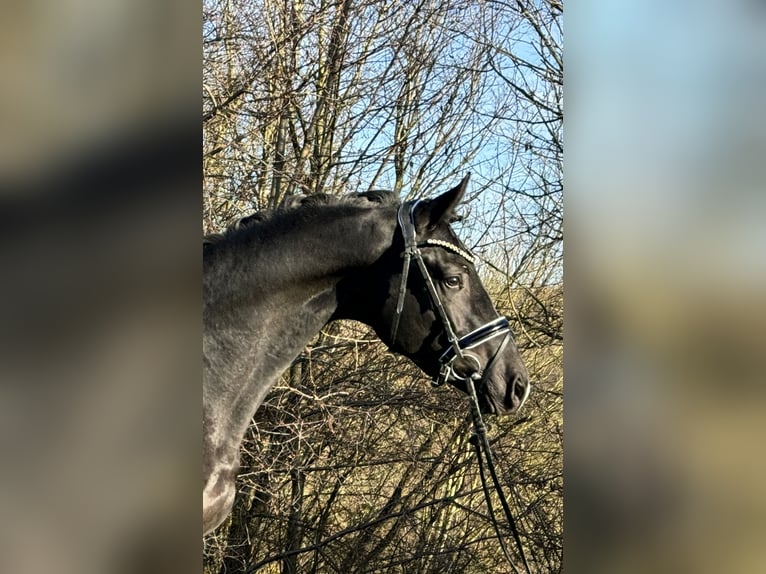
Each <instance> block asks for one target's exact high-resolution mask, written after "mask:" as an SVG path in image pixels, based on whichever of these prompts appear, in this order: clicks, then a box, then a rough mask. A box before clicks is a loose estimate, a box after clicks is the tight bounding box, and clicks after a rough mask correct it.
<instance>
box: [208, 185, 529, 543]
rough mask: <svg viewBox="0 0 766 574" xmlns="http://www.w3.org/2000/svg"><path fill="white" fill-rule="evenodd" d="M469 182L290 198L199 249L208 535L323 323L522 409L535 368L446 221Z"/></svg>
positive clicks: (493, 406) (486, 399)
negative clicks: (364, 330)
mask: <svg viewBox="0 0 766 574" xmlns="http://www.w3.org/2000/svg"><path fill="white" fill-rule="evenodd" d="M467 183H468V177H465V178H464V179H463V181H461V183H460V184H459V185H458V186H457V187H455V188H453V189H451V190H449V191H447V192H446V193H444V194H442V195H439V196H437V197H435V198H434V199H430V200H423V201H414V202H406V203H403V204H400V203H399V200H398V198H397V197H396V196H395V195H394V194H392V193H389V192H369V193H360V194H352V195H348V196H344V197H340V198H339V197H335V196H327V195H315V196H307V197H297V198H296V197H294V198H291V200H290V201H289V202H286V203H285V204H284V205H283V206H281V207H280V208H278V209H275V210H273V211H270V212H260V213H259V214H256V215H254V216H249V217H248V218H246V219H245V220H243V221H241V222H240V224H239V225H236V226H233V227H232V228H230V229H228V230H227V231H225V232H224V233H222V234H217V235H211V236H207V237H206V238H205V241H204V248H203V252H204V255H203V303H204V309H203V321H204V334H203V377H204V378H203V390H202V400H203V469H202V472H203V478H202V480H203V513H202V514H203V534H207V533H209V532H211V531H212V530H213V529H215V528H216V527H217V526H218V525H219V524H220V523H221V522H223V520H224V519H225V518H226V516H228V514H229V512H230V511H231V507H232V504H233V502H234V494H235V485H234V480H235V477H236V473H237V471H238V468H239V448H240V443H241V442H242V439H243V437H244V434H245V432H246V430H247V427H248V425H249V424H250V421H251V419H252V417H253V415H254V413H255V412H256V410H257V409H258V407H259V406H260V404H261V403H262V402H263V400H264V398H265V396H266V394H267V393H268V391H269V390H270V389H271V388H272V386H273V385H274V383H275V382H276V380H277V378H278V377H279V375H280V374H281V373H282V372H283V371H284V370H285V369H286V368H287V367H288V366H289V365H290V363H291V362H292V361H293V360H294V359H295V358H296V357H297V356H298V355H299V354H300V352H301V351H302V349H303V348H304V347H305V346H306V344H307V343H308V342H309V341H310V340H311V338H312V337H313V336H314V335H316V333H318V332H319V330H320V329H321V328H322V327H323V326H324V325H325V324H326V323H328V322H329V321H332V320H335V319H355V320H357V321H361V322H363V323H366V324H367V325H369V326H370V327H372V328H373V329H374V330H375V332H376V333H377V334H378V336H379V337H380V338H381V340H382V341H383V342H384V343H386V344H387V345H388V346H389V348H390V349H391V350H392V351H395V352H397V353H400V354H403V355H405V356H407V357H409V358H410V359H411V360H412V361H413V362H414V363H415V364H417V365H418V366H419V367H420V368H421V369H422V370H423V371H424V372H425V373H426V374H428V375H429V376H431V377H433V378H434V379H435V380H436V381H437V383H449V384H451V385H453V386H455V387H457V388H459V389H461V390H462V391H464V392H465V391H467V388H468V387H467V385H468V384H472V385H473V384H475V385H476V392H477V396H478V401H479V407H480V409H481V410H482V411H483V412H485V413H493V414H498V415H502V414H507V413H513V412H516V411H517V410H518V409H519V408H520V407H521V405H522V404H523V403H524V401H525V400H526V398H527V396H528V394H529V389H530V385H529V381H528V375H527V371H526V369H525V367H524V365H523V363H522V361H521V358H520V356H519V352H518V349H517V348H516V345H515V343H514V341H513V337H512V336H511V333H510V328H509V326H508V321H507V320H506V319H505V318H504V317H500V316H499V315H498V313H497V311H496V310H495V308H494V305H493V304H492V301H491V300H490V298H489V296H488V295H487V292H486V291H485V289H484V287H483V285H482V284H481V281H480V280H479V277H478V275H477V273H476V269H475V268H474V265H473V256H472V254H471V253H470V252H469V251H468V249H466V247H465V246H464V245H463V244H462V243H461V242H460V240H459V239H458V238H457V236H456V235H455V233H454V232H453V230H452V229H451V227H450V223H452V222H453V221H454V220H455V208H456V207H457V205H458V204H459V203H460V201H461V199H462V198H463V195H464V193H465V190H466V186H467Z"/></svg>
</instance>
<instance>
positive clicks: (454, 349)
mask: <svg viewBox="0 0 766 574" xmlns="http://www.w3.org/2000/svg"><path fill="white" fill-rule="evenodd" d="M418 203H419V201H418V200H415V201H408V202H404V203H402V205H401V206H400V207H399V211H398V212H397V220H398V225H399V228H400V229H401V231H402V236H403V237H404V251H403V252H402V258H403V259H404V267H403V268H402V280H401V283H400V284H399V294H398V298H397V302H396V312H395V315H394V321H393V324H392V326H391V344H392V345H393V344H394V342H395V341H396V334H397V331H398V330H399V319H400V318H401V315H402V311H403V309H404V297H405V294H406V292H407V281H408V278H409V273H410V264H411V263H412V259H413V258H414V259H415V261H416V263H417V265H418V268H419V269H420V274H421V275H422V276H423V280H424V281H425V284H426V288H427V289H428V294H429V297H430V298H431V305H432V306H433V307H434V309H435V310H436V312H437V313H438V315H439V317H440V318H441V322H442V325H443V326H444V331H445V332H446V334H447V341H448V343H449V344H448V346H447V347H446V349H444V351H443V352H442V354H441V356H440V357H439V365H440V369H439V376H438V377H437V378H436V380H434V381H433V385H434V386H440V385H443V384H444V383H446V382H449V381H464V382H465V384H466V388H467V391H468V396H469V397H470V399H471V401H470V407H471V417H472V419H473V425H474V435H473V436H472V437H471V441H470V442H471V444H473V445H474V448H475V449H476V456H477V459H478V461H479V473H480V476H481V482H482V488H483V490H484V497H485V499H486V501H487V508H488V510H489V512H490V515H491V516H492V521H493V524H494V526H495V531H496V533H497V537H498V540H499V542H500V546H501V548H502V550H503V554H504V555H505V558H506V560H507V561H508V563H509V564H510V565H511V567H512V568H513V570H514V572H516V573H517V574H520V572H519V569H518V567H517V566H516V564H515V562H514V561H513V559H512V558H511V556H510V553H509V552H508V549H507V548H506V546H505V542H504V540H503V536H502V534H501V533H500V529H499V525H498V523H497V520H495V518H494V510H493V507H492V501H491V497H490V494H489V489H488V487H487V482H486V477H485V475H484V465H483V464H482V450H483V451H484V455H485V457H486V459H487V467H488V468H489V472H490V476H491V477H492V481H493V483H494V485H495V489H496V491H497V493H498V496H499V498H500V503H501V505H502V507H503V511H504V513H505V516H506V518H507V519H508V525H509V526H510V528H511V532H512V534H513V538H514V541H515V542H516V546H517V549H518V551H519V556H520V557H521V561H522V564H523V565H524V568H525V570H526V571H527V573H529V572H530V569H529V564H528V563H527V557H526V555H525V553H524V546H523V544H522V543H521V538H520V536H519V531H518V528H517V526H516V521H515V520H514V518H513V514H512V513H511V510H510V506H509V504H508V501H507V499H506V497H505V494H504V493H503V489H502V488H501V485H500V481H499V479H498V477H497V472H496V470H495V465H494V462H493V460H492V451H491V449H490V447H489V440H488V438H487V427H486V425H485V424H484V420H483V419H482V416H481V410H480V408H479V399H478V396H477V392H476V389H477V388H479V389H482V388H483V387H484V385H486V383H487V381H488V379H489V374H490V372H491V370H492V365H493V364H494V363H495V360H496V359H497V357H499V356H500V355H502V353H503V350H504V349H505V348H506V346H507V345H508V342H509V341H511V340H512V335H511V328H510V325H509V323H508V319H506V318H505V317H497V318H496V319H493V320H491V321H488V322H487V323H485V324H484V325H482V326H481V327H479V328H478V329H475V330H473V331H471V332H470V333H468V334H466V335H463V336H462V337H460V338H458V336H457V335H456V334H455V329H454V328H453V326H452V321H451V320H450V318H449V315H448V314H447V310H446V309H445V307H444V304H443V303H442V301H441V299H440V298H439V294H438V293H437V291H436V287H434V282H433V279H432V278H431V274H430V273H429V272H428V267H426V264H425V261H424V260H423V253H422V251H421V249H422V248H425V247H440V248H442V249H446V250H448V251H451V252H453V253H456V254H458V255H460V256H461V257H462V258H463V259H465V260H466V261H468V262H469V263H471V264H473V261H474V258H473V255H471V254H470V253H469V252H468V251H466V250H465V249H463V248H462V247H459V246H458V245H455V244H454V243H450V242H449V241H443V240H440V239H424V240H423V241H421V242H418V240H417V232H416V230H415V215H414V214H415V208H416V207H417V204H418ZM500 336H502V337H503V340H502V341H501V342H500V344H499V345H498V346H497V348H496V349H495V352H494V353H493V354H492V357H491V358H490V360H489V361H487V364H486V365H485V366H484V367H483V368H482V364H481V360H480V359H479V357H478V356H477V355H476V354H474V353H472V352H471V349H475V348H476V347H478V346H480V345H483V344H484V343H486V342H487V341H490V340H491V339H494V338H495V337H500ZM457 359H462V360H466V359H470V360H472V361H473V362H474V363H476V368H477V369H476V371H474V372H473V373H471V374H469V375H467V376H461V375H460V374H458V373H457V372H456V371H455V369H454V363H455V361H456V360H457Z"/></svg>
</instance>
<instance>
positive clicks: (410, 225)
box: [391, 200, 512, 387]
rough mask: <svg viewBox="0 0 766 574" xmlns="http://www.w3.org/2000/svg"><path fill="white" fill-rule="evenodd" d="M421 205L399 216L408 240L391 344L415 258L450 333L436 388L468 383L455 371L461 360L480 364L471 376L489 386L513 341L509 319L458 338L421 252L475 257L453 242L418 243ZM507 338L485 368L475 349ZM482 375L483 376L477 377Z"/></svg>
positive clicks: (404, 205)
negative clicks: (437, 250)
mask: <svg viewBox="0 0 766 574" xmlns="http://www.w3.org/2000/svg"><path fill="white" fill-rule="evenodd" d="M418 203H419V201H418V200H416V201H408V202H405V203H402V205H401V206H400V207H399V211H398V213H397V220H398V224H399V228H400V229H401V231H402V236H403V238H404V251H403V252H402V258H403V259H404V267H403V268H402V280H401V283H400V284H399V295H398V299H397V302H396V312H395V315H394V321H393V324H392V326H391V344H393V343H394V342H395V341H396V334H397V331H398V330H399V319H400V318H401V315H402V311H403V309H404V297H405V294H406V291H407V281H408V278H409V273H410V264H411V262H412V259H415V261H416V263H417V265H418V268H419V269H420V274H421V275H422V276H423V280H424V281H425V284H426V288H427V290H428V294H429V297H430V299H431V305H432V306H433V308H434V310H435V311H436V312H437V314H438V315H439V317H440V319H441V322H442V325H443V327H444V331H445V333H446V334H447V341H448V345H447V347H446V348H445V349H444V351H443V352H442V354H441V356H440V357H439V365H440V368H439V375H438V377H437V378H436V379H435V380H434V381H433V384H434V386H440V385H443V384H444V383H446V382H449V381H465V380H466V379H467V378H469V377H465V376H461V375H459V374H458V373H457V372H456V371H455V369H454V364H455V361H456V360H458V359H461V360H463V361H465V360H471V361H473V362H474V363H475V364H476V371H475V372H474V373H473V374H472V375H471V377H473V378H474V379H476V378H479V377H480V379H481V383H480V387H481V386H483V385H484V384H485V383H486V380H487V379H488V378H489V373H490V371H491V370H492V365H493V364H494V362H495V360H496V359H497V357H498V356H500V355H501V354H502V351H503V350H504V349H505V347H506V346H507V345H508V342H509V341H510V340H511V338H512V335H511V329H510V326H509V324H508V319H506V318H505V317H497V318H496V319H492V320H491V321H489V322H487V323H485V324H484V325H482V326H481V327H479V328H478V329H475V330H473V331H471V332H470V333H468V334H466V335H463V336H462V337H460V338H458V336H457V335H456V334H455V329H454V328H453V326H452V321H451V320H450V318H449V315H448V314H447V310H446V308H445V307H444V304H443V303H442V301H441V298H440V297H439V294H438V293H437V291H436V287H434V282H433V279H432V278H431V274H430V273H429V272H428V267H426V264H425V261H424V260H423V253H422V251H421V249H423V248H426V247H437V248H442V249H446V250H447V251H451V252H452V253H456V254H457V255H459V256H461V257H462V258H463V259H465V260H466V261H468V262H469V263H471V264H472V263H473V261H474V258H473V255H471V254H470V253H469V252H468V251H466V250H465V249H463V248H462V247H460V246H458V245H455V244H454V243H450V242H449V241H443V240H440V239H424V240H423V241H421V242H418V240H417V232H416V230H415V215H414V214H415V208H416V207H417V204H418ZM501 336H502V337H503V340H502V341H501V342H500V345H499V346H498V347H497V349H495V352H494V353H493V355H492V357H491V358H490V360H489V361H488V362H487V364H486V365H484V366H483V365H482V363H481V360H480V359H479V357H478V356H477V355H476V354H475V353H472V352H471V350H472V349H475V348H476V347H479V346H480V345H483V344H484V343H486V342H487V341H489V340H491V339H494V338H496V337H501ZM477 375H479V377H477Z"/></svg>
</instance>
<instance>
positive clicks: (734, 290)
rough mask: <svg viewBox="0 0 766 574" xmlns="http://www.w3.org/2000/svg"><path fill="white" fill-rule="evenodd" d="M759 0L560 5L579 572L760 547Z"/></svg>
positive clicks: (570, 498) (649, 566)
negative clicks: (563, 31) (563, 21)
mask: <svg viewBox="0 0 766 574" xmlns="http://www.w3.org/2000/svg"><path fill="white" fill-rule="evenodd" d="M765 8H766V6H764V5H763V4H762V3H757V2H716V1H705V2H683V1H681V2H670V3H668V2H653V1H649V2H627V3H625V2H621V3H609V2H599V1H586V2H575V3H571V4H570V5H568V6H567V7H566V15H567V20H566V22H567V25H566V34H565V37H566V52H565V53H566V62H567V70H566V73H565V85H566V91H565V94H566V105H565V126H566V134H567V149H566V153H565V166H564V173H565V182H566V189H565V198H566V199H565V206H566V230H567V235H566V240H565V268H566V289H565V296H566V312H565V329H564V332H565V339H566V341H567V350H566V358H565V373H566V377H565V378H566V400H565V403H566V408H565V434H566V440H565V444H566V449H565V485H566V486H565V516H566V521H565V522H566V525H565V533H566V534H565V539H566V549H567V564H568V566H567V568H568V569H569V570H570V571H577V572H610V573H620V572H694V573H699V572H721V571H725V572H760V571H762V570H763V564H764V563H766V560H765V558H766V556H764V551H763V546H762V545H761V543H760V542H759V541H760V540H762V539H763V537H764V533H765V531H766V520H765V519H766V515H765V514H764V510H766V491H764V489H763V487H762V485H763V484H764V479H765V478H766V476H765V474H764V473H765V471H766V463H765V462H764V458H763V456H762V455H761V454H759V453H760V452H761V450H762V448H761V441H762V437H763V436H764V420H765V419H764V414H765V410H764V401H763V399H764V386H763V383H764V375H763V373H762V372H761V371H760V368H761V367H762V365H763V358H764V356H766V353H764V351H766V349H765V348H764V339H765V338H764V333H765V332H766V330H765V329H764V327H766V313H765V312H764V310H766V306H765V305H764V303H766V301H764V299H765V298H766V289H764V287H766V258H764V257H763V250H764V245H765V243H764V239H765V238H766V237H765V234H766V226H765V225H764V222H765V221H766V220H765V219H764V215H766V193H764V192H765V191H766V186H765V185H764V184H765V183H766V177H764V176H766V167H765V166H764V162H763V158H764V157H766V154H765V152H766V129H764V128H766V117H764V115H763V114H762V113H761V111H760V110H761V108H762V103H763V101H764V96H766V82H764V79H765V78H766V74H765V72H766V57H765V56H766V36H764V34H763V32H764V29H766V28H765V27H764V25H765V24H766V10H765Z"/></svg>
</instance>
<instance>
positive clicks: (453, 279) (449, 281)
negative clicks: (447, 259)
mask: <svg viewBox="0 0 766 574" xmlns="http://www.w3.org/2000/svg"><path fill="white" fill-rule="evenodd" d="M462 283H463V282H462V281H461V280H460V275H451V276H450V277H447V278H446V279H445V280H444V284H445V285H446V286H447V287H449V288H450V289H457V288H458V287H460V286H461V285H462Z"/></svg>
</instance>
